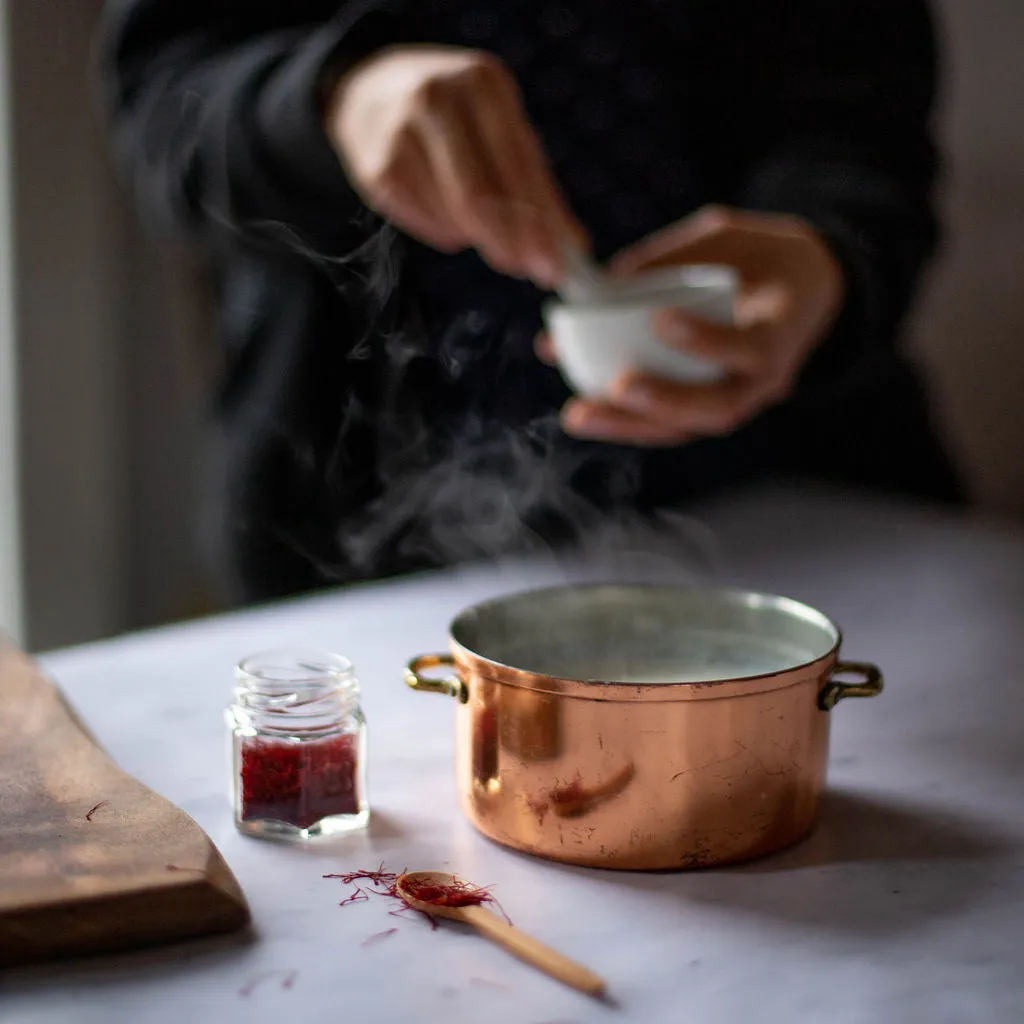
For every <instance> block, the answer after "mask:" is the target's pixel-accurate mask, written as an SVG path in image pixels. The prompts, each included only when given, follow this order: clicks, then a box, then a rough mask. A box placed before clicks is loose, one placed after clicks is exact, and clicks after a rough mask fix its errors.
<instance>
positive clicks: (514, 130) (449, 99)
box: [325, 46, 585, 287]
mask: <svg viewBox="0 0 1024 1024" xmlns="http://www.w3.org/2000/svg"><path fill="white" fill-rule="evenodd" d="M325 115H326V128H327V134H328V136H329V138H330V139H331V142H332V144H333V145H334V147H335V149H336V150H337V152H338V154H339V156H340V158H341V161H342V164H343V165H344V167H345V169H346V171H347V173H348V176H349V180H350V181H351V182H352V184H353V186H354V187H355V188H356V189H357V190H358V191H359V192H360V194H361V195H362V197H363V199H364V200H365V201H366V202H367V204H368V205H369V206H370V207H372V208H373V209H375V210H377V212H379V213H380V214H381V215H383V216H384V217H386V218H387V219H388V220H390V221H392V222H393V223H394V224H396V225H397V226H398V227H400V228H402V229H403V230H404V231H407V232H408V233H409V234H411V235H413V236H414V237H416V238H418V239H420V240H421V241H424V242H426V243H427V244H428V245H431V246H433V247H434V248H436V249H440V250H442V251H444V252H456V251H458V250H461V249H465V248H474V249H476V250H477V251H478V252H479V253H480V255H481V256H482V257H483V258H484V259H485V260H486V261H487V262H488V263H489V264H490V265H491V266H492V267H494V268H495V269H496V270H499V271H501V272H503V273H506V274H511V275H513V276H517V277H528V278H532V279H533V280H534V281H536V282H537V283H538V284H540V285H542V286H544V287H551V286H553V285H555V284H556V283H557V282H558V280H559V277H560V275H561V266H562V251H563V248H564V246H565V245H566V244H567V243H570V242H571V243H573V244H577V245H580V244H585V242H584V232H583V230H582V228H581V227H580V226H579V224H578V223H577V222H576V220H575V218H574V217H573V215H572V213H571V212H570V211H569V209H568V206H567V204H566V202H565V200H564V199H563V197H562V195H561V193H560V191H559V189H558V187H557V185H556V184H555V180H554V178H553V176H552V174H551V171H550V169H549V167H548V164H547V160H546V158H545V156H544V153H543V151H542V149H541V144H540V141H539V139H538V137H537V135H536V133H535V131H534V130H533V128H532V127H531V126H530V123H529V121H528V120H527V117H526V114H525V112H524V110H523V106H522V102H521V100H520V97H519V90H518V88H517V86H516V83H515V80H514V79H513V77H512V75H511V74H510V72H509V71H508V70H507V69H506V68H505V66H504V65H503V64H502V63H501V61H499V60H498V59H497V58H496V57H493V56H491V55H490V54H487V53H481V52H478V51H476V50H468V49H460V48H454V47H412V46H410V47H395V48H392V49H388V50H385V51H383V52H381V53H379V54H376V55H374V56H372V57H370V58H369V59H367V60H365V61H363V62H362V63H361V64H359V65H357V66H356V67H354V68H353V69H352V70H350V71H349V72H348V73H347V74H345V75H344V76H343V77H342V78H341V79H340V81H339V82H338V83H337V85H336V86H335V87H334V89H333V90H332V91H331V93H330V96H329V97H328V102H327V105H326V110H325Z"/></svg>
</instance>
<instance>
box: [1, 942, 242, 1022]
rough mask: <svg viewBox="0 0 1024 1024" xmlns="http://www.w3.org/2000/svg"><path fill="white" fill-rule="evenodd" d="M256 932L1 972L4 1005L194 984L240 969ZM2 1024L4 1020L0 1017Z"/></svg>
mask: <svg viewBox="0 0 1024 1024" xmlns="http://www.w3.org/2000/svg"><path fill="white" fill-rule="evenodd" d="M257 938H258V936H257V933H256V930H255V929H254V928H252V927H249V928H246V929H243V930H242V931H239V932H234V933H233V934H231V935H215V936H209V937H206V938H199V939H185V940H182V941H181V942H172V943H167V944H163V945H157V946H147V947H146V948H144V949H138V950H132V951H130V952H124V953H100V954H97V955H95V956H81V957H75V958H74V959H71V960H55V961H51V962H49V963H43V964H31V965H27V966H24V967H11V968H6V969H5V970H3V971H2V972H0V1000H2V999H3V997H4V996H5V995H13V994H15V993H18V992H21V993H24V992H30V991H32V990H35V989H47V990H50V989H53V988H58V987H61V986H63V985H68V986H74V987H79V986H82V985H108V984H109V985H124V983H125V980H126V979H128V978H130V979H131V981H132V983H145V982H147V981H156V980H162V979H174V978H177V977H179V976H181V977H182V978H187V979H192V980H194V979H195V978H196V977H197V976H198V975H201V974H203V973H205V972H206V971H216V970H219V969H221V968H224V967H227V966H230V965H231V964H236V963H241V962H243V961H244V960H245V959H246V958H247V957H248V956H250V955H251V951H252V948H253V946H254V945H255V944H256V941H257ZM0 1019H2V1017H0Z"/></svg>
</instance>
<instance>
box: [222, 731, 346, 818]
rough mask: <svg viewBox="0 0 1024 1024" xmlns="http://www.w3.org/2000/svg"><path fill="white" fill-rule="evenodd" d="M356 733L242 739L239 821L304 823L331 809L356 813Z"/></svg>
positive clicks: (330, 814) (330, 812) (322, 816)
mask: <svg viewBox="0 0 1024 1024" xmlns="http://www.w3.org/2000/svg"><path fill="white" fill-rule="evenodd" d="M356 740H357V737H356V736H353V735H342V736H332V737H330V738H329V739H323V740H311V741H307V742H304V743H295V742H293V741H289V740H277V739H270V738H268V737H261V738H252V739H250V738H248V737H246V738H243V739H242V741H241V750H240V752H241V769H240V771H241V782H242V806H241V818H242V820H243V821H249V820H252V819H272V820H274V821H283V822H286V823H287V824H289V825H294V826H295V827H296V828H309V827H310V826H311V825H315V824H316V823H317V822H318V821H320V820H321V819H323V818H329V817H332V816H333V815H336V814H358V813H359V795H358V792H357V786H356V769H357V761H358V747H357V742H356Z"/></svg>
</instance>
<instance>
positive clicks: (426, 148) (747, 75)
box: [99, 0, 962, 601]
mask: <svg viewBox="0 0 1024 1024" xmlns="http://www.w3.org/2000/svg"><path fill="white" fill-rule="evenodd" d="M99 53H100V58H101V67H102V81H103V86H104V96H105V102H106V104H107V107H108V109H109V112H110V117H111V122H112V128H113V136H114V142H115V149H116V153H117V156H118V159H119V162H120V164H121V166H122V167H123V168H124V169H125V173H126V176H127V178H128V180H129V181H130V182H131V184H132V187H133V190H134V193H135V196H136V198H137V202H138V204H139V206H140V207H141V209H142V211H143V212H144V214H145V215H146V216H147V218H148V220H149V221H150V222H151V223H152V224H153V225H155V226H156V227H157V228H158V229H165V228H171V229H174V230H178V231H184V232H186V233H187V234H188V236H190V237H191V239H192V240H193V241H194V242H195V244H196V245H197V246H198V247H199V249H200V250H201V252H202V253H203V255H204V256H205V258H206V262H207V264H208V266H209V269H210V274H211V279H212V280H213V282H214V284H215V288H216V295H217V308H218V330H219V334H220V338H221V342H222V353H223V360H222V373H221V379H220V381H219V387H218V390H217V412H218V417H219V421H220V423H221V425H222V428H223V429H222V435H223V438H224V445H223V457H222V459H221V465H220V470H219V477H218V481H217V491H218V494H219V496H220V506H219V507H220V509H221V514H220V527H219V534H218V536H219V539H220V541H221V543H220V545H219V546H220V548H221V549H222V550H223V552H224V554H225V562H226V564H227V566H228V569H229V571H230V575H231V578H232V580H233V582H234V584H235V592H236V593H237V595H238V596H239V598H240V599H241V600H243V601H253V600H263V599H268V598H272V597H277V596H281V595H285V594H291V593H296V592H300V591H303V590H307V589H310V588H313V587H317V586H322V585H326V584H331V583H337V582H343V581H351V580H357V579H363V578H368V577H372V576H379V575H385V574H391V573H396V572H403V571H408V570H411V569H416V568H420V567H425V566H429V565H435V564H443V563H445V562H447V561H453V560H456V559H461V558H470V557H477V556H488V555H497V554H501V553H504V552H507V551H513V550H519V549H524V548H529V547H530V545H531V544H537V543H543V544H547V543H558V542H561V541H564V540H568V539H572V538H573V537H575V536H577V535H578V534H579V533H580V531H585V530H587V529H588V528H590V527H592V526H593V525H594V524H595V523H599V522H600V521H602V520H603V519H605V518H607V517H614V516H616V515H619V514H622V513H623V512H624V511H628V512H629V513H630V514H636V515H638V516H648V515H651V514H653V513H656V512H657V511H658V510H660V509H666V508H668V509H676V508H680V507H685V505H686V503H687V502H690V501H692V500H694V499H696V498H700V497H704V496H706V495H708V494H709V493H711V492H713V491H715V490H717V489H720V488H723V487H728V486H732V485H735V484H738V483H741V482H745V481H750V480H753V479H758V478H764V477H773V478H795V477H811V478H817V479H822V480H830V481H840V482H846V483H852V484H855V485H860V486H866V487H873V488H876V489H880V490H885V491H889V492H894V493H902V494H908V495H914V496H918V497H922V498H927V499H931V500H946V501H958V500H961V498H962V492H961V488H960V484H959V482H958V479H957V476H956V474H955V472H954V470H953V469H952V467H951V465H950V463H949V461H948V459H947V457H946V455H945V453H944V451H943V449H942V447H941V446H940V444H939V443H938V441H937V440H936V438H935V435H934V432H933V429H932V426H931V423H930V418H929V412H928V404H927V400H926V396H925V394H924V391H923V389H922V386H921V383H920V381H919V378H918V375H917V373H916V372H915V371H914V369H913V368H912V367H911V365H910V364H909V363H908V361H907V360H906V358H905V357H904V356H903V355H902V354H901V353H900V351H899V349H898V344H897V342H898V336H899V330H900V326H901V323H902V321H903V320H904V317H905V314H906V312H907V309H908V306H909V304H910V302H911V300H912V297H913V293H914V290H915V286H916V283H917V281H918V278H919V275H920V273H921V270H922V267H923V265H924V264H925V262H926V260H927V258H928V256H929V255H930V253H931V252H932V250H933V248H934V246H935V242H936V234H937V232H936V223H935V218H934V212H933V209H932V201H931V191H932V186H933V181H934V178H935V175H936V168H937V157H936V151H935V147H934V144H933V141H932V138H931V134H930V127H929V120H930V114H931V107H932V103H933V95H934V92H935V79H936V52H935V42H934V35H933V27H932V25H931V22H930V17H929V12H928V9H927V6H926V3H925V2H924V0H791V2H790V3H787V4H781V5H780V4H764V3H759V2H756V0H675V2H668V0H633V2H631V3H625V2H623V0H559V2H555V3H542V2H535V0H522V2H516V3H508V2H505V3H497V2H496V0H468V2H467V0H419V2H412V0H410V2H385V0H378V2H373V0H365V2H358V3H357V2H355V0H344V2H339V0H291V2H289V3H280V2H278V0H250V2H249V3H246V4H237V3H233V2H229V0H202V2H197V0H110V2H109V3H108V4H107V7H106V9H105V12H104V16H103V21H102V25H101V35H100V48H99ZM568 245H580V246H584V247H587V248H589V249H590V250H591V251H592V253H593V255H594V257H595V258H596V259H598V260H599V261H601V262H610V263H611V265H612V266H613V267H614V268H615V269H616V271H617V272H618V273H622V274H628V273H632V272H635V271H638V270H641V269H644V268H646V267H651V266H657V265H662V264H673V263H694V262H722V263H729V264H732V265H734V266H736V267H737V268H738V269H739V271H740V273H741V277H742V281H743V287H742V293H741V296H740V299H739V300H738V303H737V309H736V314H737V325H736V327H735V328H729V329H725V328H714V327H712V326H711V325H709V324H705V323H701V322H699V321H697V320H695V319H693V318H690V317H686V316H685V315H684V314H682V313H681V312H679V311H671V310H667V311H665V312H664V313H662V314H661V315H660V316H659V318H658V321H657V325H656V326H657V329H658V331H659V332H660V334H661V336H662V338H663V340H664V341H665V343H666V344H670V345H679V346H682V347H685V348H687V349H688V350H690V351H693V352H695V353H703V354H706V355H708V356H710V357H711V358H713V359H716V360H717V361H719V362H721V363H722V364H723V365H725V366H726V367H727V368H728V370H729V374H728V377H727V378H726V380H725V381H724V382H722V383H719V384H713V385H704V386H700V387H696V386H690V387H683V386H680V385H673V384H669V383H668V382H665V381H659V380H654V379H649V378H644V377H640V376H637V375H629V376H628V377H626V378H624V379H622V380H620V381H619V382H618V383H617V385H616V387H615V388H614V389H613V391H612V392H611V393H610V394H609V396H608V398H607V400H605V401H593V400H581V399H577V398H573V397H572V396H571V395H570V393H569V391H568V389H567V387H566V385H565V384H564V382H563V381H562V379H561V377H560V375H559V373H558V371H557V369H556V368H554V367H552V366H550V365H548V363H547V361H546V360H547V359H548V358H549V354H548V348H547V345H546V342H545V339H544V338H543V337H538V333H539V329H540V307H541V303H542V301H543V300H544V297H545V294H546V293H547V292H548V291H549V290H550V289H551V288H552V287H553V286H554V285H556V284H557V282H558V281H559V279H560V276H561V274H562V272H563V267H562V259H563V256H564V253H565V251H566V247H567V246H568Z"/></svg>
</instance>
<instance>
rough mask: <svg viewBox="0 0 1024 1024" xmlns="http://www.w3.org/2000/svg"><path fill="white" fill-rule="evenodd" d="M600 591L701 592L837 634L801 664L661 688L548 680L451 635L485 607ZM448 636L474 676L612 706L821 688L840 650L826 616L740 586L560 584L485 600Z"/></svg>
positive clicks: (462, 613)
mask: <svg viewBox="0 0 1024 1024" xmlns="http://www.w3.org/2000/svg"><path fill="white" fill-rule="evenodd" d="M598 589H619V590H626V589H636V590H645V591H648V592H655V591H663V592H665V593H679V592H681V591H703V592H705V593H707V594H709V595H716V596H717V597H719V598H723V599H725V600H726V601H733V602H740V603H742V604H746V605H747V606H755V607H764V606H772V607H774V608H776V609H778V610H781V611H783V612H785V613H786V614H790V615H795V616H797V617H799V618H802V619H804V620H805V621H810V622H813V623H815V624H817V625H820V626H824V627H826V628H827V629H829V630H831V631H832V632H834V634H835V641H834V643H833V644H832V646H831V647H830V648H829V650H827V651H826V652H825V653H824V654H821V655H819V656H818V657H815V658H812V659H810V660H808V661H803V662H799V663H797V664H794V665H791V666H789V667H787V668H784V669H780V670H777V671H775V672H766V673H762V674H758V675H749V676H740V677H734V678H728V679H712V680H706V681H698V682H692V681H691V682H685V683H683V682H680V683H672V682H664V683H661V682H659V683H630V682H602V681H601V680H596V679H567V678H563V677H559V676H551V675H546V674H544V673H540V672H533V671H530V670H528V669H522V668H517V667H516V666H514V665H506V664H504V663H502V662H500V661H496V660H495V659H493V658H489V657H487V656H486V655H483V654H480V653H479V652H477V651H474V650H472V649H470V648H469V647H467V646H465V645H464V644H462V643H461V642H460V641H459V640H457V639H456V638H455V632H456V629H457V627H458V625H459V622H460V620H462V619H463V617H464V616H468V615H470V614H474V613H477V612H479V611H480V610H482V609H485V608H487V607H489V606H493V605H498V604H503V603H506V602H508V601H510V600H512V599H525V598H530V597H539V596H541V595H544V594H549V593H552V592H555V591H565V590H577V591H580V590H598ZM448 637H449V642H450V644H451V648H452V653H453V655H454V657H455V660H456V662H457V663H458V664H459V665H460V667H462V668H464V669H466V670H468V671H469V672H471V673H472V674H475V675H476V676H478V677H482V678H485V679H489V680H492V681H494V682H496V683H501V684H505V685H509V686H514V687H518V688H520V689H524V690H532V691H534V692H538V693H548V694H553V695H557V696H564V697H575V698H579V699H583V700H595V701H612V702H622V703H634V702H637V701H645V702H648V701H653V702H659V701H660V702H674V701H688V700H717V699H725V698H729V697H738V696H750V695H753V694H757V693H766V692H770V691H773V690H781V689H784V688H786V687H789V686H795V685H798V684H801V683H806V682H815V683H819V682H820V681H821V679H822V677H823V676H824V675H825V674H826V673H827V672H828V670H829V669H830V667H831V666H832V665H833V664H834V663H835V662H836V660H837V658H838V654H839V648H840V646H841V645H842V641H843V635H842V630H840V628H839V626H838V625H837V624H836V623H835V621H833V620H832V619H831V618H830V617H829V616H827V615H825V614H824V612H821V611H819V610H818V609H817V608H815V607H813V606H812V605H809V604H806V603H804V602H803V601H797V600H796V599H795V598H791V597H785V596H783V595H781V594H769V593H764V592H761V591H756V590H746V589H744V588H742V587H701V586H671V585H667V584H645V583H611V582H608V583H581V584H559V585H556V586H547V587H536V588H532V589H529V590H522V591H517V592H515V593H513V594H505V595H502V596H499V597H494V598H489V599H488V600H485V601H480V602H478V603H476V604H473V605H470V606H469V607H467V608H464V609H462V611H460V612H459V614H458V615H456V617H455V618H454V619H453V620H452V621H451V623H450V625H449V628H448Z"/></svg>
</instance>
